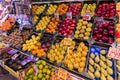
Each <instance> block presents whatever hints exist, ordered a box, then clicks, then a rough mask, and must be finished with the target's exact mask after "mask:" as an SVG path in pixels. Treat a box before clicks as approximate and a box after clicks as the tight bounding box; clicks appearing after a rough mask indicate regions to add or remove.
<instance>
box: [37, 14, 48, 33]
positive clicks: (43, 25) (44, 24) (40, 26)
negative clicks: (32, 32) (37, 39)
mask: <svg viewBox="0 0 120 80" xmlns="http://www.w3.org/2000/svg"><path fill="white" fill-rule="evenodd" d="M49 22H50V17H48V16H44V17H42V19H41V20H40V21H39V22H38V24H37V26H36V31H39V30H44V29H45V28H46V27H47V25H48V24H49Z"/></svg>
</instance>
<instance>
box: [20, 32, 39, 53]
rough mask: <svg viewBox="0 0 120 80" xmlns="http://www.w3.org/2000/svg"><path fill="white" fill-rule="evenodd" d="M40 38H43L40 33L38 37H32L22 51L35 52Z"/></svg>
mask: <svg viewBox="0 0 120 80" xmlns="http://www.w3.org/2000/svg"><path fill="white" fill-rule="evenodd" d="M40 38H41V33H39V34H38V36H35V35H32V36H31V39H29V40H26V41H25V43H24V44H23V48H22V50H23V51H31V50H33V49H34V47H35V45H36V44H37V43H39V40H40Z"/></svg>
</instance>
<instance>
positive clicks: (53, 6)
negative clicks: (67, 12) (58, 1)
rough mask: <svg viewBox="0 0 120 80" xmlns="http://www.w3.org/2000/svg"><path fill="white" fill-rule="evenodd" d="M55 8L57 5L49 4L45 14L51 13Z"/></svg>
mask: <svg viewBox="0 0 120 80" xmlns="http://www.w3.org/2000/svg"><path fill="white" fill-rule="evenodd" d="M56 10H57V5H53V4H50V6H49V8H48V9H47V14H48V15H52V14H54V13H55V11H56Z"/></svg>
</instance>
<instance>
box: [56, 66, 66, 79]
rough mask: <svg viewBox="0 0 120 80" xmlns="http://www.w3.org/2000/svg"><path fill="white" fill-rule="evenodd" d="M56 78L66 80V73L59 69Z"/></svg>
mask: <svg viewBox="0 0 120 80" xmlns="http://www.w3.org/2000/svg"><path fill="white" fill-rule="evenodd" d="M58 76H59V77H60V78H62V79H64V80H66V79H67V71H66V70H64V69H61V68H59V69H58Z"/></svg>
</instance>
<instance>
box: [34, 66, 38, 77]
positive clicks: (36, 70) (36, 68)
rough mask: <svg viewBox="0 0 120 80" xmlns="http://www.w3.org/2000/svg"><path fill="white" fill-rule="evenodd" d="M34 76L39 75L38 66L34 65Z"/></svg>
mask: <svg viewBox="0 0 120 80" xmlns="http://www.w3.org/2000/svg"><path fill="white" fill-rule="evenodd" d="M34 74H35V75H38V67H37V66H36V65H34Z"/></svg>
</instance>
